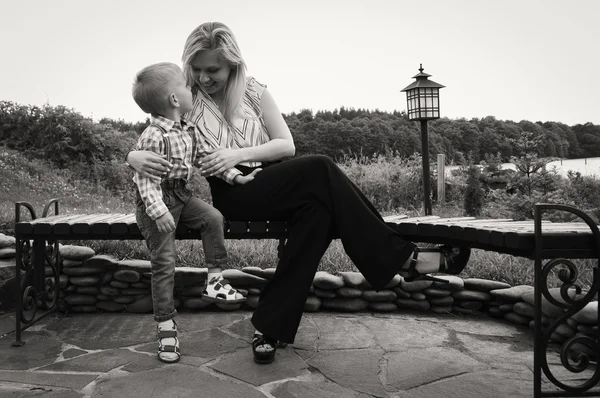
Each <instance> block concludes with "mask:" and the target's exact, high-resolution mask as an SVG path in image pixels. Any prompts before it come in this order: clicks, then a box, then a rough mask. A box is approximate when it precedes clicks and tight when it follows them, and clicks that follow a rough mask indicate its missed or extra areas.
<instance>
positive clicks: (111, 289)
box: [100, 286, 120, 297]
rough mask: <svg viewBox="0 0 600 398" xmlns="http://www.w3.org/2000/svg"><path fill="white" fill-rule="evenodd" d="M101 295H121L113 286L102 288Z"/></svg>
mask: <svg viewBox="0 0 600 398" xmlns="http://www.w3.org/2000/svg"><path fill="white" fill-rule="evenodd" d="M100 293H102V294H104V295H107V296H110V297H113V296H118V295H119V294H120V292H119V289H117V288H114V287H111V286H102V287H101V288H100Z"/></svg>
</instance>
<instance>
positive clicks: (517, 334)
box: [0, 311, 589, 398]
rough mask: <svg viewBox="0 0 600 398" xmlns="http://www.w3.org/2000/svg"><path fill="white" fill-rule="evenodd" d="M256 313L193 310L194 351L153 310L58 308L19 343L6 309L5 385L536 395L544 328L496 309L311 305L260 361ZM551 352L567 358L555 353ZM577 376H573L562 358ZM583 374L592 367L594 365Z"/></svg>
mask: <svg viewBox="0 0 600 398" xmlns="http://www.w3.org/2000/svg"><path fill="white" fill-rule="evenodd" d="M250 315H251V314H250V313H249V312H247V311H236V312H228V313H223V312H203V313H194V314H192V313H183V314H180V316H179V317H178V323H179V328H180V337H181V346H182V350H183V354H184V355H183V357H182V360H181V362H180V363H178V364H174V365H166V364H162V363H161V362H159V361H158V360H157V359H156V354H155V347H156V343H155V341H154V338H155V323H154V321H153V320H152V317H151V315H134V314H90V315H74V316H70V317H64V316H59V315H51V316H48V317H46V318H44V319H43V320H42V321H40V322H39V323H37V324H35V325H34V326H32V327H31V328H29V329H28V330H27V331H25V332H24V335H23V340H25V341H26V344H25V345H24V346H22V347H12V346H11V343H13V341H14V339H15V336H14V333H8V334H5V333H7V331H10V330H12V329H14V323H13V316H12V314H5V315H3V316H0V336H2V335H4V336H2V337H0V398H4V397H37V396H44V397H61V398H63V397H64V398H71V397H128V398H129V397H144V398H148V397H211V398H212V397H214V398H218V397H227V398H236V397H248V398H253V397H277V398H292V397H332V398H333V397H336V398H337V397H403V398H404V397H406V398H416V397H423V398H430V397H445V398H452V397H482V398H485V397H490V398H491V397H494V398H496V397H531V396H532V395H533V372H532V369H533V366H532V365H533V353H532V352H533V346H532V337H533V333H532V332H531V331H530V330H529V329H527V328H524V327H520V326H515V325H512V324H509V323H505V322H503V321H498V320H495V319H492V318H485V317H471V316H461V317H457V316H455V315H424V314H423V313H400V314H393V315H392V314H386V315H374V314H369V313H362V314H352V315H344V314H339V313H314V314H306V315H305V317H304V319H303V321H302V324H301V329H300V330H299V333H298V336H297V339H296V342H295V343H294V344H293V345H291V346H289V347H287V348H285V349H279V350H278V351H277V358H276V361H275V362H274V363H273V364H271V365H257V364H255V363H254V362H253V361H252V353H251V349H250V336H251V335H252V332H253V329H252V326H251V324H250ZM549 359H550V362H552V363H558V356H557V355H556V354H551V355H550V356H549ZM557 374H561V375H563V376H564V377H565V380H567V379H573V376H572V375H571V374H570V373H569V374H568V373H567V371H566V370H562V371H561V370H560V369H559V370H558V371H557ZM580 377H589V374H587V373H586V374H585V376H580Z"/></svg>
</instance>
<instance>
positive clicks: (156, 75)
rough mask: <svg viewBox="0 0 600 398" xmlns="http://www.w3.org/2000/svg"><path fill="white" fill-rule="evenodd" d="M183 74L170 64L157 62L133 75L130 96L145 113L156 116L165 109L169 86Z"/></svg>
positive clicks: (178, 68) (179, 69)
mask: <svg viewBox="0 0 600 398" xmlns="http://www.w3.org/2000/svg"><path fill="white" fill-rule="evenodd" d="M182 73H183V72H182V71H181V68H180V67H179V66H177V65H175V64H174V63H171V62H159V63H157V64H152V65H148V66H146V67H145V68H144V69H142V70H141V71H139V72H138V73H137V74H136V75H135V79H134V81H133V88H132V90H131V94H132V95H133V99H134V101H135V102H136V104H138V106H139V107H140V109H141V110H142V111H144V112H145V113H150V114H158V113H161V112H162V111H164V110H165V109H166V108H167V104H168V102H167V97H168V95H169V94H171V92H170V90H171V84H172V83H173V79H174V78H175V77H177V75H181V74H182Z"/></svg>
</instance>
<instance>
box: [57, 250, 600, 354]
mask: <svg viewBox="0 0 600 398" xmlns="http://www.w3.org/2000/svg"><path fill="white" fill-rule="evenodd" d="M60 253H61V261H62V267H61V268H62V273H61V274H60V278H59V279H60V286H59V287H60V290H59V297H58V298H59V301H58V309H59V310H60V311H63V312H75V313H93V312H98V311H102V312H130V313H148V314H150V313H152V299H151V294H150V275H151V272H150V270H151V267H150V262H149V261H147V260H118V259H115V258H113V257H111V256H107V255H96V254H95V253H94V251H93V250H92V249H91V248H89V247H85V246H73V245H66V246H61V248H60ZM48 271H49V273H50V275H51V272H52V269H51V268H50V267H48ZM274 272H275V269H274V268H267V269H261V268H258V267H247V268H243V269H241V270H237V269H228V270H225V271H224V272H223V274H224V277H225V278H226V279H228V280H229V281H230V282H231V285H232V286H233V287H234V288H236V289H238V290H240V291H241V292H242V294H244V295H245V296H246V297H247V302H246V303H244V304H212V303H208V302H206V301H204V300H202V290H203V289H204V285H205V283H206V275H207V270H206V268H191V267H178V268H177V269H176V274H175V275H176V276H175V297H176V307H177V308H178V310H179V311H204V310H207V311H213V310H221V311H232V310H240V309H241V310H249V311H252V310H253V309H254V308H256V305H257V304H258V297H259V295H260V292H261V289H262V287H263V286H264V285H265V284H266V283H267V282H268V281H269V280H270V279H271V277H272V275H273V274H274ZM440 277H441V278H444V279H446V280H448V281H449V283H438V282H431V281H415V282H406V281H404V279H403V278H402V277H401V276H399V275H397V276H396V277H395V278H394V279H393V280H392V281H391V282H390V283H389V284H388V286H386V288H385V289H383V290H381V291H375V290H373V289H372V288H371V286H370V285H369V284H368V282H367V281H366V280H365V279H364V277H363V276H362V274H360V273H358V272H340V273H338V274H337V275H332V274H330V273H327V272H322V271H320V272H318V273H317V274H316V275H315V279H314V281H313V285H312V286H311V291H310V294H309V297H308V300H307V301H306V304H305V307H304V309H305V311H307V312H315V311H337V312H358V311H373V312H396V311H407V310H408V311H410V310H413V311H430V312H433V313H440V314H447V313H453V314H461V315H482V316H485V315H487V316H492V317H495V318H500V319H504V320H506V321H509V322H512V323H515V324H519V325H523V326H526V327H531V328H533V327H534V317H535V315H534V314H535V311H534V310H535V307H534V288H533V287H532V286H515V287H511V286H510V285H509V284H506V283H503V282H497V281H491V280H484V279H474V278H470V279H464V280H463V279H462V278H459V277H456V276H440ZM550 291H551V293H552V294H553V296H555V297H556V298H557V299H558V300H561V298H560V289H550ZM542 307H543V310H542V312H543V317H542V324H544V325H548V324H550V323H551V322H552V321H553V320H554V319H556V318H558V317H559V316H561V315H562V314H564V311H565V310H564V309H562V308H559V307H558V306H556V305H554V304H552V303H550V302H548V301H546V302H544V304H543V306H542ZM597 314H598V311H597V302H591V303H589V304H588V305H587V306H586V307H585V308H584V309H583V310H582V311H580V312H579V313H577V314H575V315H574V316H573V317H571V318H569V319H567V322H566V323H564V324H562V325H561V326H560V327H559V328H558V329H557V330H556V331H555V332H554V333H553V334H552V336H551V341H552V342H556V343H562V342H564V341H565V340H567V339H568V338H570V337H572V336H574V335H575V334H577V333H578V334H586V335H589V336H590V337H594V336H595V335H596V334H597V327H598V317H597ZM584 348H585V347H582V349H584ZM590 353H591V352H590Z"/></svg>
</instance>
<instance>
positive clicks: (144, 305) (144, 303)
mask: <svg viewBox="0 0 600 398" xmlns="http://www.w3.org/2000/svg"><path fill="white" fill-rule="evenodd" d="M125 310H126V311H127V312H133V313H137V314H146V313H148V312H152V297H151V296H150V295H148V296H146V297H143V298H141V299H139V300H136V301H134V302H133V303H131V304H127V305H126V306H125Z"/></svg>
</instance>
